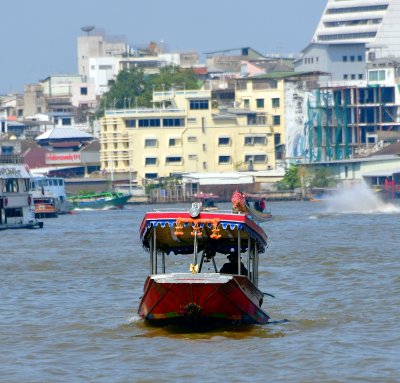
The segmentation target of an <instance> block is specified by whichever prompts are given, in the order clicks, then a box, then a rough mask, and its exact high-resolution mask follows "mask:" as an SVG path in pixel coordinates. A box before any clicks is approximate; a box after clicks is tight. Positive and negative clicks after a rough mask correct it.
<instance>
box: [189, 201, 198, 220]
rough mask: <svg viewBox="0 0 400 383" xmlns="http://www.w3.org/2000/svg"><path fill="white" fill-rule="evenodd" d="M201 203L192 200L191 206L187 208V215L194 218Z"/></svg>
mask: <svg viewBox="0 0 400 383" xmlns="http://www.w3.org/2000/svg"><path fill="white" fill-rule="evenodd" d="M200 210H201V205H200V203H199V202H193V203H192V207H191V208H190V209H189V215H190V216H191V217H192V218H196V217H198V216H199V215H200Z"/></svg>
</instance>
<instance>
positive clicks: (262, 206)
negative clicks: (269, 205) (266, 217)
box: [260, 198, 265, 211]
mask: <svg viewBox="0 0 400 383" xmlns="http://www.w3.org/2000/svg"><path fill="white" fill-rule="evenodd" d="M264 210H265V198H263V199H262V200H261V201H260V211H264Z"/></svg>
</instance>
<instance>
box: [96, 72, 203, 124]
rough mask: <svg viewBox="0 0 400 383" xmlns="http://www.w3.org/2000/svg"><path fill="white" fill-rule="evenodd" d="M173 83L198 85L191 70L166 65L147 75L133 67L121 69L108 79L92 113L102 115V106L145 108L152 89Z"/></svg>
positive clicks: (194, 86) (106, 107)
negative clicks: (95, 109) (114, 76)
mask: <svg viewBox="0 0 400 383" xmlns="http://www.w3.org/2000/svg"><path fill="white" fill-rule="evenodd" d="M173 86H174V87H178V86H181V87H185V88H187V89H198V88H199V84H198V82H197V79H196V76H195V75H194V73H193V71H192V70H191V69H182V68H180V67H176V66H166V67H164V68H161V69H160V73H157V74H153V75H147V76H146V75H145V74H144V72H143V71H142V70H141V69H139V68H136V67H132V68H130V69H128V70H122V71H120V72H119V73H118V75H117V76H116V78H115V79H114V80H111V81H110V82H109V88H110V89H109V91H108V92H106V93H104V95H103V96H102V97H101V99H100V102H99V108H98V112H97V114H96V116H97V117H98V118H99V117H101V116H103V115H104V111H105V110H106V109H125V108H136V107H146V108H149V107H151V106H152V103H151V100H152V97H153V94H152V92H153V90H161V89H165V90H168V89H170V88H172V87H173Z"/></svg>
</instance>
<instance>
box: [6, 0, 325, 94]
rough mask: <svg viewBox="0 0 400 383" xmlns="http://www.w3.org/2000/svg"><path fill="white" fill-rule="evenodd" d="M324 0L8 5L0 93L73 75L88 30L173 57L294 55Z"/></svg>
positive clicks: (26, 1) (42, 0) (80, 0)
mask: <svg viewBox="0 0 400 383" xmlns="http://www.w3.org/2000/svg"><path fill="white" fill-rule="evenodd" d="M326 2H327V1H326V0H307V1H298V0H279V1H271V0H253V1H249V2H248V3H243V2H238V3H237V4H236V2H235V1H232V0H203V1H202V2H200V3H191V2H185V1H183V0H170V1H161V0H154V1H143V2H141V1H132V0H114V1H113V2H109V1H105V0H69V1H67V2H58V1H57V0H36V1H32V0H13V1H5V2H4V3H2V5H1V14H2V17H1V22H0V41H1V45H0V46H1V52H2V54H1V61H0V94H8V93H14V92H18V93H22V92H23V87H24V85H25V84H30V83H37V82H38V81H40V80H43V79H44V78H46V77H48V76H51V75H56V74H76V73H77V72H78V68H77V56H76V50H77V47H76V41H77V37H78V36H80V35H83V34H84V32H82V31H81V27H83V26H85V25H93V26H95V27H97V28H99V29H103V30H104V31H105V33H106V34H107V35H111V36H113V35H115V36H121V37H123V38H124V40H125V41H126V42H127V43H129V44H131V45H132V46H137V45H140V46H145V45H147V44H148V43H149V42H150V41H155V42H156V43H160V42H161V41H162V42H163V43H164V44H165V46H166V48H167V49H168V50H169V51H172V52H177V51H178V52H182V51H196V52H198V53H199V54H200V55H201V56H202V55H203V54H204V53H205V52H210V51H218V50H224V49H233V48H239V47H245V46H249V47H252V48H253V49H255V50H257V51H259V52H260V53H262V54H267V53H294V54H296V53H299V52H300V51H301V50H302V49H303V48H305V47H306V46H307V45H308V44H309V43H310V41H311V38H312V36H313V33H314V31H315V29H316V27H317V24H318V21H319V19H320V17H321V15H322V12H323V10H324V8H325V5H326Z"/></svg>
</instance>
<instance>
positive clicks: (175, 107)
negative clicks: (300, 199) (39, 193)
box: [100, 89, 283, 184]
mask: <svg viewBox="0 0 400 383" xmlns="http://www.w3.org/2000/svg"><path fill="white" fill-rule="evenodd" d="M246 92H247V93H246ZM246 92H245V90H244V89H243V90H240V91H239V93H238V94H239V95H240V97H241V100H242V101H241V105H240V107H237V106H236V107H235V108H227V109H215V108H213V107H214V106H215V105H213V102H212V100H211V92H210V91H205V90H171V91H164V92H154V93H153V103H154V107H153V108H151V109H124V110H121V109H119V110H108V111H106V113H105V116H104V117H103V118H102V120H101V136H100V143H101V152H100V160H101V168H102V169H104V170H106V171H107V172H109V173H110V174H112V175H113V177H114V179H118V178H119V179H122V178H129V179H136V180H137V181H138V183H139V184H144V183H145V180H151V179H155V178H159V177H169V176H173V175H177V174H182V173H188V172H200V173H201V172H211V173H216V172H232V171H245V170H254V171H258V170H260V171H261V170H269V169H274V168H275V140H276V137H277V134H282V133H281V131H280V130H279V133H278V131H277V130H276V128H277V127H281V125H282V123H283V121H279V123H278V120H277V118H275V120H274V117H273V116H275V115H276V116H280V114H279V113H278V111H279V110H280V106H275V109H272V110H271V111H272V112H273V113H274V114H273V115H272V116H271V115H270V114H269V112H268V110H269V109H267V112H266V108H265V103H264V107H263V108H261V107H259V106H260V105H261V104H258V103H259V101H258V99H257V98H256V97H255V96H252V95H251V92H250V91H246ZM278 92H279V91H277V92H276V97H272V96H271V98H270V100H271V102H272V100H273V99H274V98H278V99H279V97H280V96H279V93H278ZM263 97H264V96H263ZM260 98H261V96H260ZM247 99H248V100H249V102H248V103H247V101H246V100H247ZM250 102H251V104H250ZM264 102H268V101H264ZM274 102H276V101H274ZM254 103H255V104H254ZM253 104H254V105H253ZM274 121H275V123H276V124H275V125H274V127H273V128H274V129H273V128H272V127H271V123H272V124H273V123H274ZM274 134H275V136H274Z"/></svg>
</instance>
